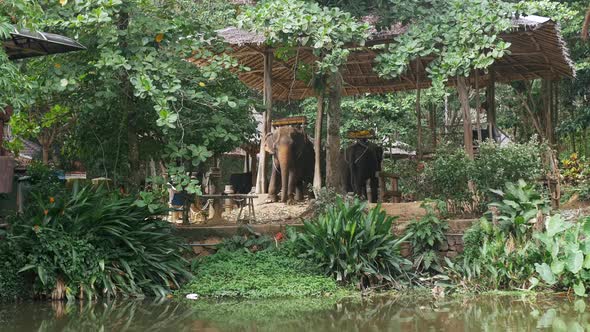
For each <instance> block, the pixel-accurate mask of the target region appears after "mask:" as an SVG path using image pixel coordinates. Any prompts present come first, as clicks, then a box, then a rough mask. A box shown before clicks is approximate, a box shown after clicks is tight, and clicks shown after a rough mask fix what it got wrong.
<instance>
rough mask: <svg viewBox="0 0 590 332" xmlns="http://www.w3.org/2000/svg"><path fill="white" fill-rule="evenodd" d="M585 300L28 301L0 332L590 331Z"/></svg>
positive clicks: (1, 311)
mask: <svg viewBox="0 0 590 332" xmlns="http://www.w3.org/2000/svg"><path fill="white" fill-rule="evenodd" d="M586 304H587V303H586V302H585V301H584V300H576V299H568V298H567V297H557V296H553V297H547V296H543V297H531V296H489V295H488V296H478V297H475V298H473V297H469V298H463V299H459V300H439V301H432V300H420V299H408V298H405V299H400V298H394V297H379V298H373V299H371V300H370V301H359V300H355V301H340V302H338V303H336V302H334V301H331V300H274V301H229V302H227V301H225V302H217V303H213V302H206V301H202V300H201V301H195V302H191V303H188V304H187V303H177V302H174V301H169V300H166V301H156V302H149V301H120V302H112V303H106V302H103V303H73V304H66V303H62V302H53V303H48V302H25V303H17V304H14V303H12V304H0V331H3V332H4V331H19V332H21V331H40V332H45V331H76V332H78V331H339V332H345V331H454V332H455V331H457V332H460V331H537V330H546V331H590V312H589V311H587V310H586ZM589 304H590V303H589ZM588 308H590V307H588Z"/></svg>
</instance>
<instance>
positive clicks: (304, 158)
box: [264, 126, 315, 203]
mask: <svg viewBox="0 0 590 332" xmlns="http://www.w3.org/2000/svg"><path fill="white" fill-rule="evenodd" d="M264 150H265V151H267V152H268V153H270V154H271V155H272V156H273V158H272V159H273V160H272V165H273V166H272V173H271V177H270V182H269V186H268V195H269V197H268V198H269V200H270V201H277V189H278V186H277V182H278V181H279V177H280V181H281V188H280V189H281V202H283V203H286V202H288V201H289V202H291V201H292V200H293V198H295V200H296V201H301V200H302V199H303V191H304V189H305V187H306V186H307V184H310V183H312V182H313V172H314V162H315V155H314V149H313V143H312V142H311V140H310V139H309V137H308V136H307V134H305V132H304V131H303V129H300V128H296V127H291V126H284V127H278V128H276V129H275V130H274V132H272V133H269V134H267V135H266V138H265V142H264ZM293 196H295V197H293Z"/></svg>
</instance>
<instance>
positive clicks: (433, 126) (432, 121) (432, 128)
mask: <svg viewBox="0 0 590 332" xmlns="http://www.w3.org/2000/svg"><path fill="white" fill-rule="evenodd" d="M429 118H430V121H429V126H430V135H431V136H432V137H431V139H432V150H433V151H436V105H435V104H432V105H431V108H430V116H429Z"/></svg>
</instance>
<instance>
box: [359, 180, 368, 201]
mask: <svg viewBox="0 0 590 332" xmlns="http://www.w3.org/2000/svg"><path fill="white" fill-rule="evenodd" d="M359 182H360V184H361V188H360V195H359V196H360V197H361V198H362V199H363V200H365V199H367V180H363V179H362V178H361V179H359Z"/></svg>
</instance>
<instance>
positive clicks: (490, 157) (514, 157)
mask: <svg viewBox="0 0 590 332" xmlns="http://www.w3.org/2000/svg"><path fill="white" fill-rule="evenodd" d="M542 152H543V146H542V145H541V144H540V143H539V142H537V141H536V140H535V139H533V140H531V141H530V142H527V143H510V144H507V145H505V146H500V145H499V144H497V143H494V142H491V141H487V142H484V143H482V144H481V145H480V146H479V154H478V156H477V158H476V159H475V162H474V168H473V171H474V173H473V176H472V178H473V181H474V183H475V185H476V186H477V188H478V190H479V192H480V193H482V194H483V195H484V196H485V197H484V201H485V202H490V201H492V200H493V199H494V197H493V196H492V195H490V191H489V190H490V189H497V188H500V187H502V186H504V184H505V183H506V182H517V181H518V180H520V179H523V180H525V181H527V182H530V183H536V181H538V180H539V179H540V178H541V176H542V175H543V162H542V160H541V155H542Z"/></svg>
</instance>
